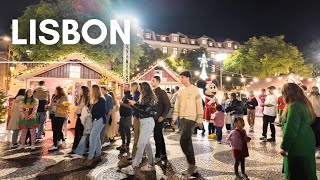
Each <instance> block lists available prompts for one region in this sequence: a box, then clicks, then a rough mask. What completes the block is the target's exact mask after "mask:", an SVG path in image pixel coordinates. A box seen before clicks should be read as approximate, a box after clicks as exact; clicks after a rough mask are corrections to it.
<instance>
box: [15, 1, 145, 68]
mask: <svg viewBox="0 0 320 180" xmlns="http://www.w3.org/2000/svg"><path fill="white" fill-rule="evenodd" d="M111 10H112V9H111V3H110V1H102V0H95V1H73V0H60V1H52V2H45V1H41V2H40V3H39V4H38V5H32V6H29V7H27V8H26V10H25V11H24V13H23V15H22V16H21V17H19V30H18V33H19V37H20V38H27V39H29V26H30V19H36V20H37V27H39V23H40V22H41V21H42V20H44V19H54V20H56V21H57V22H58V23H59V27H58V28H52V27H50V28H52V29H55V30H56V31H58V32H59V34H60V40H59V42H58V43H57V44H55V45H50V46H49V45H44V44H42V43H40V42H39V41H38V40H37V43H36V45H12V47H11V49H12V51H13V52H14V57H15V59H16V60H17V61H54V60H58V59H60V58H62V57H64V56H66V55H68V54H70V53H74V52H80V53H82V54H84V55H85V56H86V57H87V58H89V59H92V60H94V61H97V62H106V61H107V62H111V63H112V64H113V69H114V70H116V71H117V72H118V73H119V74H121V73H122V52H123V43H122V41H121V40H120V38H119V37H118V38H117V44H116V45H111V44H110V38H109V36H108V37H107V38H106V39H105V40H104V41H103V42H102V43H100V44H97V45H91V44H88V43H87V42H85V41H84V40H83V39H82V38H81V40H80V42H79V43H78V44H75V45H63V44H62V37H61V36H62V26H61V25H62V20H63V19H74V20H76V21H77V22H78V24H79V27H78V30H81V28H82V26H83V24H84V23H85V22H87V21H88V20H90V19H99V20H101V21H103V22H104V24H105V25H106V26H107V28H108V29H110V28H109V27H110V17H111V12H112V11H111ZM120 23H121V22H120ZM88 34H89V36H90V37H92V38H95V37H98V36H99V35H100V29H99V28H98V27H96V26H92V27H91V28H89V31H88ZM136 34H137V32H134V31H133V30H131V42H130V43H131V44H130V47H131V54H130V55H131V59H130V60H131V65H132V66H131V67H132V68H133V67H135V66H136V65H137V64H139V58H140V57H141V56H142V55H143V50H142V49H141V47H140V44H141V43H142V39H141V38H140V37H138V36H136ZM38 36H45V37H46V38H47V39H51V38H52V37H51V36H50V35H47V34H44V33H43V32H40V31H39V30H37V34H36V37H38ZM28 51H29V52H31V53H30V54H27V52H28ZM132 72H133V71H132Z"/></svg>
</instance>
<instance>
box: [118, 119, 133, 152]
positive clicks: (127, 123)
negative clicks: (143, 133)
mask: <svg viewBox="0 0 320 180" xmlns="http://www.w3.org/2000/svg"><path fill="white" fill-rule="evenodd" d="M130 128H131V116H121V117H120V122H119V131H120V136H121V140H122V144H123V145H127V146H129V144H130V140H131V130H130ZM126 139H127V143H126Z"/></svg>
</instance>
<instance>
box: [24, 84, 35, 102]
mask: <svg viewBox="0 0 320 180" xmlns="http://www.w3.org/2000/svg"><path fill="white" fill-rule="evenodd" d="M29 91H31V92H32V93H33V89H31V88H29V89H27V90H26V92H25V93H24V103H25V104H26V103H27V99H28V92H29ZM33 100H34V98H33V94H32V96H31V102H33Z"/></svg>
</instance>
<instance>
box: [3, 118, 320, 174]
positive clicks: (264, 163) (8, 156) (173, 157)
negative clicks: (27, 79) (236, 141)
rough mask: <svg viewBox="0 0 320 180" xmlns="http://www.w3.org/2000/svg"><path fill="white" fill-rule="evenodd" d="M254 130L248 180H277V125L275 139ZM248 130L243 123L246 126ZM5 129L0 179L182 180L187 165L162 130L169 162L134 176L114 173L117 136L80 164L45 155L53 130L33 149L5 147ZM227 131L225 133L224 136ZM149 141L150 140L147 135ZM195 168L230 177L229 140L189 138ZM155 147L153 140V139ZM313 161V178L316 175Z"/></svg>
mask: <svg viewBox="0 0 320 180" xmlns="http://www.w3.org/2000/svg"><path fill="white" fill-rule="evenodd" d="M256 124H257V125H256V133H250V134H249V136H250V137H252V141H251V142H250V143H249V145H248V146H249V153H250V157H248V158H247V160H246V170H247V174H248V176H249V177H250V179H270V180H278V179H282V174H281V169H282V158H281V156H280V155H279V153H278V152H279V144H280V142H281V137H280V134H281V131H280V129H277V136H278V137H277V142H276V143H262V142H260V141H259V140H258V138H259V137H260V135H261V134H260V132H261V124H262V123H261V118H258V119H257V123H256ZM246 128H247V127H246ZM4 132H5V129H4V127H3V126H0V179H13V180H15V179H45V180H49V179H54V180H56V179H98V180H102V179H107V180H112V179H148V180H149V179H150V180H151V179H159V180H160V179H161V180H164V179H168V180H169V179H176V180H180V179H184V178H183V177H182V176H181V175H180V174H179V172H181V171H183V170H184V169H185V168H186V167H187V164H186V160H185V157H184V155H183V153H182V151H181V148H180V146H179V138H180V135H179V134H176V133H173V132H165V141H166V146H167V151H168V158H169V161H168V162H167V163H163V164H159V165H156V171H155V172H149V173H141V172H138V173H137V175H136V176H135V177H127V176H126V175H124V174H122V173H121V172H119V167H122V166H124V165H126V164H127V162H126V155H119V152H118V151H117V150H116V149H115V147H116V146H118V145H120V141H119V140H118V141H117V142H116V143H114V144H113V146H112V147H105V148H103V150H104V151H103V152H104V155H103V161H102V162H100V163H99V164H95V165H94V166H92V167H83V166H81V164H82V160H81V159H74V158H71V157H70V156H68V155H67V154H66V153H67V152H68V151H69V149H64V150H60V151H57V152H55V153H48V151H47V150H48V148H49V147H50V146H51V144H52V134H51V132H50V131H49V130H48V131H46V134H47V135H46V138H45V140H43V141H42V142H40V143H38V146H37V149H36V150H35V151H32V152H31V151H30V149H25V150H10V149H9V142H6V140H7V138H8V137H7V136H8V135H7V134H6V133H4ZM225 137H226V134H224V138H225ZM152 139H153V138H152ZM193 142H194V148H195V153H196V161H197V166H198V167H199V171H200V176H199V177H197V178H196V179H219V180H221V179H226V180H228V179H230V180H231V179H234V173H233V162H234V161H233V158H232V155H231V149H230V146H229V145H228V144H217V143H216V142H215V141H214V140H208V139H207V134H206V135H205V136H202V135H201V132H198V134H197V135H195V136H194V137H193ZM67 143H68V147H70V146H71V143H72V131H70V132H69V137H68V139H67ZM152 146H153V148H154V143H153V141H152ZM317 163H318V168H317V169H318V177H320V172H319V170H320V169H319V167H320V164H319V163H320V161H319V160H317Z"/></svg>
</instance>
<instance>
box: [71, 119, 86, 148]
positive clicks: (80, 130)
mask: <svg viewBox="0 0 320 180" xmlns="http://www.w3.org/2000/svg"><path fill="white" fill-rule="evenodd" d="M77 116H78V118H77V121H76V127H75V130H74V140H73V145H72V149H73V150H75V149H76V148H77V146H78V144H79V142H80V139H81V137H82V135H83V129H84V128H83V125H82V123H81V120H80V114H78V115H77Z"/></svg>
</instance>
